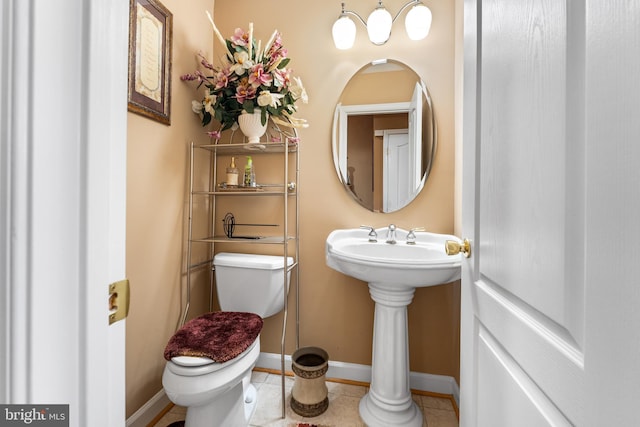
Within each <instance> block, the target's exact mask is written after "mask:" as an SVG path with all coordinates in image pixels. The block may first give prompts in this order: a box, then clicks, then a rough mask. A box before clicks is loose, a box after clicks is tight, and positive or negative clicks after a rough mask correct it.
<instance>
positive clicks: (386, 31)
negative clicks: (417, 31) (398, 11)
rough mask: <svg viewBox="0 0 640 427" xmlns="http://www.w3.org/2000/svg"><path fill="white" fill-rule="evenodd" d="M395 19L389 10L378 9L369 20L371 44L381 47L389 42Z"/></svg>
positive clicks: (368, 30) (368, 27) (368, 28)
mask: <svg viewBox="0 0 640 427" xmlns="http://www.w3.org/2000/svg"><path fill="white" fill-rule="evenodd" d="M391 24H393V18H392V17H391V14H390V13H389V11H388V10H387V9H385V8H384V7H382V6H381V7H377V8H376V9H375V10H374V11H373V12H371V15H369V18H367V33H369V40H371V43H373V44H377V45H381V44H384V43H386V41H387V40H389V35H390V34H391Z"/></svg>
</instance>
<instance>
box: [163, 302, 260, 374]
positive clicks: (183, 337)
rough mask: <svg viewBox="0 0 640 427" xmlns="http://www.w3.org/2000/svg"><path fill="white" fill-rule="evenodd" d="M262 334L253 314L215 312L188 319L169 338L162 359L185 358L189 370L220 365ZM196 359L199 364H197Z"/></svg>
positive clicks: (256, 318) (258, 321)
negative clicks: (213, 364) (189, 367)
mask: <svg viewBox="0 0 640 427" xmlns="http://www.w3.org/2000/svg"><path fill="white" fill-rule="evenodd" d="M261 330H262V318H261V317H260V316H258V315H257V314H255V313H244V312H234V311H216V312H213V313H206V314H203V315H202V316H199V317H196V318H195V319H191V320H190V321H188V322H187V323H185V324H184V326H182V327H181V328H180V329H178V331H177V332H176V333H175V334H174V335H173V336H172V337H171V339H170V340H169V342H168V343H167V346H166V348H165V350H164V358H165V359H166V360H172V359H174V358H177V357H180V356H189V358H190V359H191V358H195V359H196V360H195V361H193V362H191V361H183V363H195V365H193V364H192V365H190V366H203V365H206V364H208V363H213V362H217V363H224V362H227V361H229V360H232V359H234V358H235V357H237V356H238V355H240V354H241V353H242V352H244V351H245V350H246V349H247V348H249V347H250V346H251V344H253V343H254V342H255V340H256V338H257V337H258V335H259V334H260V331H261ZM198 359H199V360H198Z"/></svg>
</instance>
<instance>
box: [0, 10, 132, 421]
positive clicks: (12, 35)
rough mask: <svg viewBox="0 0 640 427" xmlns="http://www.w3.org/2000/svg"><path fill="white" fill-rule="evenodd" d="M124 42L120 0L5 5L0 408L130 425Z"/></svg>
mask: <svg viewBox="0 0 640 427" xmlns="http://www.w3.org/2000/svg"><path fill="white" fill-rule="evenodd" d="M127 34H128V2H127V1H126V0H108V1H105V0H61V1H55V2H51V1H30V2H26V1H22V0H8V1H4V2H3V3H2V6H0V54H1V57H0V89H1V92H2V97H1V98H0V113H1V114H0V124H1V125H0V143H1V144H0V147H1V148H0V194H1V195H2V199H1V201H0V219H1V220H2V221H1V223H0V255H1V258H2V261H1V262H0V267H1V268H0V274H1V275H2V276H1V279H0V280H1V281H2V285H3V286H2V287H1V288H2V289H1V290H0V297H1V298H0V311H1V312H2V316H0V339H1V340H0V402H2V403H8V404H33V405H43V404H44V405H49V404H68V405H69V420H70V425H71V426H72V427H80V426H92V427H118V426H124V424H125V396H124V390H125V383H124V334H125V327H124V322H120V323H115V324H114V325H112V326H109V321H108V314H109V309H108V298H109V296H108V295H109V293H108V285H109V283H111V282H114V281H117V280H119V279H122V278H124V274H125V270H124V266H125V258H124V253H125V252H124V251H125V244H124V242H125V202H126V185H125V182H126V177H125V172H126V114H127V113H126V93H127V92H126V90H127ZM2 419H3V418H0V424H1V423H2V422H1V420H2Z"/></svg>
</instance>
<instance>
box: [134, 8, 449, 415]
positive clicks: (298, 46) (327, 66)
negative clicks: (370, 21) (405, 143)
mask: <svg viewBox="0 0 640 427" xmlns="http://www.w3.org/2000/svg"><path fill="white" fill-rule="evenodd" d="M163 3H164V4H165V5H166V6H167V7H168V8H169V9H170V10H172V12H173V13H174V27H175V28H174V64H173V73H174V76H173V77H174V78H173V95H172V96H173V102H172V119H173V124H172V126H170V127H166V126H163V125H160V124H158V123H155V122H152V121H150V120H148V119H145V118H142V117H139V116H136V115H133V114H130V115H129V151H128V154H129V159H128V164H129V166H128V188H127V191H128V194H127V200H128V207H127V210H128V214H127V218H128V220H127V227H128V231H127V274H128V276H129V279H130V280H131V282H132V287H133V290H132V292H133V293H132V309H131V315H130V317H129V319H128V320H127V416H129V415H131V414H132V413H133V412H134V411H135V410H137V409H138V408H139V407H140V406H141V405H143V404H144V403H145V402H146V401H148V400H149V399H150V398H151V397H152V396H153V395H154V394H155V393H157V392H158V391H159V390H160V388H161V375H162V369H163V367H164V359H163V358H162V350H163V348H164V345H165V344H166V340H167V339H168V338H169V336H170V335H171V333H172V332H173V329H174V328H175V326H176V322H177V320H178V316H179V309H180V306H181V304H182V303H183V301H182V300H181V296H180V291H179V284H180V282H181V281H182V280H183V277H182V274H181V271H182V270H183V258H184V255H183V254H184V248H185V245H184V223H185V217H184V209H185V207H186V203H185V200H186V183H185V179H186V176H187V173H188V171H187V166H188V165H187V159H186V155H187V144H188V141H189V140H190V139H191V138H195V137H198V138H202V136H201V133H200V132H201V131H202V129H201V128H199V127H198V126H197V120H194V117H193V114H192V113H191V110H190V100H191V99H192V97H193V89H192V88H191V87H189V86H187V85H186V84H184V83H181V82H180V81H178V80H177V78H178V76H179V75H180V74H182V73H185V72H190V71H191V70H192V69H193V65H194V59H193V52H194V51H195V50H197V49H203V50H206V49H207V48H209V47H210V45H211V41H212V40H213V38H212V35H211V32H210V31H209V27H208V26H207V25H206V21H204V19H203V14H204V10H206V9H207V8H209V9H210V7H211V3H213V1H198V2H197V3H198V5H194V3H195V2H194V1H191V2H188V3H185V2H181V1H180V0H164V1H163ZM403 3H404V1H401V0H387V1H385V6H386V7H387V8H388V9H390V10H391V11H392V12H396V11H397V10H398V9H399V8H400V6H401V5H402V4H403ZM426 4H427V5H428V6H429V7H430V8H431V10H432V12H433V16H434V22H433V26H432V30H431V34H430V35H429V37H428V38H427V39H426V40H423V41H420V42H412V41H410V40H408V38H407V37H406V34H404V30H403V29H402V19H403V18H402V17H401V18H400V19H399V22H397V23H396V24H395V25H394V28H393V34H392V37H391V40H390V41H389V42H387V44H385V45H384V46H374V45H372V44H371V43H369V42H368V41H367V40H366V31H365V30H364V28H363V27H362V26H360V24H357V26H358V37H357V39H356V44H355V46H354V48H353V49H352V50H350V51H338V50H336V49H335V47H334V46H333V43H332V40H331V25H332V24H333V22H334V20H335V19H336V18H337V16H338V14H339V10H340V4H339V2H336V3H335V4H333V3H331V4H329V3H326V2H306V1H299V0H265V1H262V2H257V1H255V0H253V1H250V0H236V1H227V2H222V1H219V2H217V3H216V9H215V14H214V16H215V21H216V23H217V25H218V27H219V28H220V30H221V32H222V34H223V35H225V37H228V36H229V35H230V34H231V33H232V32H233V29H234V28H236V27H243V28H247V27H248V23H249V22H253V23H254V28H255V32H254V36H255V37H256V39H262V40H263V42H264V41H266V39H268V37H269V36H270V35H271V33H272V31H273V30H274V29H275V28H277V29H278V30H280V31H281V32H282V34H283V42H284V45H285V47H286V48H287V49H288V50H289V55H290V57H291V58H292V61H291V64H290V66H291V67H292V68H293V69H294V73H295V75H298V76H300V77H301V78H302V80H303V82H304V83H305V86H306V88H307V91H308V94H309V98H310V103H309V104H308V105H301V106H300V108H299V116H300V117H304V118H306V119H308V120H309V123H310V127H309V128H308V129H304V130H301V131H300V136H301V139H302V141H301V147H300V151H301V182H300V203H301V239H300V242H301V243H300V244H301V255H300V272H301V279H300V289H301V292H300V309H301V316H300V338H301V342H300V344H301V345H303V346H305V345H315V346H320V347H323V348H324V349H326V350H327V351H328V353H329V356H330V359H331V360H336V361H342V362H351V363H361V364H370V363H371V337H372V328H373V303H372V301H371V298H370V297H369V293H368V289H367V286H366V284H364V283H362V282H359V281H357V280H355V279H351V278H349V277H347V276H344V275H342V274H340V273H338V272H335V271H333V270H331V269H329V268H328V267H326V265H325V261H324V242H325V239H326V237H327V235H328V234H329V233H330V232H331V230H333V229H336V228H350V227H356V226H358V225H360V224H370V225H373V226H385V225H388V224H389V223H395V224H397V225H398V226H400V227H403V228H409V227H415V226H424V227H426V228H427V229H428V230H430V231H434V232H440V233H452V232H453V229H454V137H455V135H454V5H453V2H435V1H427V2H426ZM348 6H349V7H350V8H353V9H355V10H357V11H358V12H359V13H361V14H363V15H366V14H368V13H369V11H370V10H371V9H372V8H373V6H374V5H373V3H372V2H369V1H367V2H365V1H352V2H351V3H350V4H349V5H348ZM214 46H215V49H216V50H217V51H218V52H219V46H216V45H215V44H214ZM381 57H388V58H392V59H397V60H399V61H401V62H404V63H405V64H407V65H409V66H411V67H412V68H413V69H414V70H415V71H416V72H417V73H418V74H419V75H420V76H421V77H422V78H423V79H424V80H425V82H426V83H427V85H428V87H429V90H430V93H431V96H432V99H433V103H434V108H435V113H436V117H437V123H438V150H437V153H436V160H435V164H434V166H433V170H432V172H431V175H430V178H429V180H428V181H427V183H426V185H425V188H424V190H423V191H422V193H421V194H420V195H419V196H418V197H417V198H416V200H415V201H414V202H413V203H412V204H410V205H409V206H407V207H406V208H404V209H401V210H400V211H398V212H394V213H391V214H379V213H373V212H369V211H367V210H365V209H364V208H362V207H360V205H358V204H357V203H356V202H355V201H354V200H353V199H352V198H351V196H349V195H348V194H347V192H346V191H345V190H344V188H343V187H342V184H341V183H340V182H339V180H338V178H337V176H336V173H335V170H334V167H333V160H332V155H331V121H332V118H333V110H334V106H335V104H336V102H337V100H338V98H339V97H340V94H341V91H342V88H343V87H344V85H345V84H346V83H347V82H348V80H349V79H350V78H351V76H352V75H353V74H354V73H355V72H356V71H357V70H358V69H360V68H361V67H362V66H363V65H364V64H365V63H367V62H369V61H371V60H373V59H377V58H381ZM243 164H244V163H243V162H241V163H240V165H239V166H241V165H243ZM206 285H207V283H205V281H204V280H200V281H198V280H196V288H198V289H196V291H195V292H196V295H199V296H200V298H201V299H203V300H204V299H205V298H206V296H205V295H206V289H205V288H206ZM290 298H291V301H292V302H294V301H295V300H294V298H295V294H294V292H291V293H290ZM205 309H206V308H205V305H203V304H201V305H200V306H199V307H195V308H194V314H196V312H197V311H198V310H200V312H202V311H204V310H205ZM281 320H282V316H281V315H277V316H274V317H272V318H269V319H266V321H265V329H264V331H263V334H262V338H261V344H262V351H265V352H272V353H278V352H279V351H280V325H281ZM294 320H295V316H291V317H290V322H289V325H288V331H289V335H288V344H287V353H291V352H293V350H294V346H295V340H294V335H293V330H294ZM409 329H410V333H409V336H410V346H411V353H410V363H411V370H413V371H417V372H425V373H431V374H441V375H450V376H453V377H455V378H456V379H457V378H458V374H459V369H458V364H459V363H458V362H459V343H458V330H459V285H458V284H457V283H456V284H449V285H443V286H436V287H432V288H424V289H418V290H417V292H416V295H415V298H414V302H413V303H412V304H411V305H410V307H409Z"/></svg>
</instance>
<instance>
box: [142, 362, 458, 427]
mask: <svg viewBox="0 0 640 427" xmlns="http://www.w3.org/2000/svg"><path fill="white" fill-rule="evenodd" d="M293 381H294V380H293V377H286V378H285V391H286V393H287V405H286V418H285V419H282V418H281V417H280V416H281V415H282V407H281V403H280V390H281V379H280V375H275V374H269V373H266V372H253V375H252V380H251V382H252V383H253V384H254V385H255V386H256V388H257V389H258V407H257V409H256V412H255V414H254V415H253V417H252V418H251V422H250V426H252V427H291V426H295V425H296V423H298V422H306V423H309V424H316V425H318V426H322V427H364V426H365V424H364V423H363V422H362V420H361V419H360V416H359V415H358V403H359V402H360V398H361V397H362V396H364V394H365V393H366V391H367V388H366V387H361V386H357V385H349V384H342V383H337V382H332V381H327V388H328V389H329V408H328V409H327V411H326V412H324V413H323V414H321V415H319V416H317V417H314V418H303V417H301V416H299V415H298V414H296V413H295V412H293V411H292V410H291V407H290V406H289V399H290V392H291V387H292V386H293ZM413 399H414V400H415V401H416V402H417V403H418V406H419V407H420V409H422V413H423V415H424V422H423V425H424V426H425V427H458V418H457V415H456V412H455V410H454V407H453V404H452V402H451V400H450V399H448V398H440V397H432V396H423V395H418V394H414V395H413ZM185 413H186V409H185V408H182V407H178V406H174V407H173V408H171V410H170V411H169V412H168V413H166V414H165V415H164V416H163V417H162V418H161V419H160V420H159V421H158V422H157V423H156V424H155V425H154V426H155V427H166V426H168V425H169V424H171V423H172V422H174V421H179V420H184V416H185ZM149 427H151V426H149Z"/></svg>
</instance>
